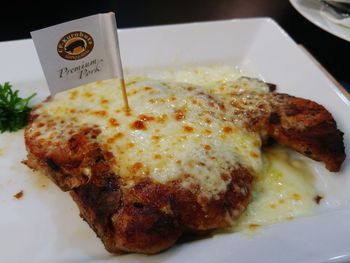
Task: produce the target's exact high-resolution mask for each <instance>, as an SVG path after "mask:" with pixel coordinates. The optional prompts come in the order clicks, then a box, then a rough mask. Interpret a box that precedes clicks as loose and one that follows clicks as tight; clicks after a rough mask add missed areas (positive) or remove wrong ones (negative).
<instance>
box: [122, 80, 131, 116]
mask: <svg viewBox="0 0 350 263" xmlns="http://www.w3.org/2000/svg"><path fill="white" fill-rule="evenodd" d="M120 87H121V89H122V95H123V101H124V109H125V112H129V111H130V107H129V102H128V95H127V94H126V85H125V80H124V79H120Z"/></svg>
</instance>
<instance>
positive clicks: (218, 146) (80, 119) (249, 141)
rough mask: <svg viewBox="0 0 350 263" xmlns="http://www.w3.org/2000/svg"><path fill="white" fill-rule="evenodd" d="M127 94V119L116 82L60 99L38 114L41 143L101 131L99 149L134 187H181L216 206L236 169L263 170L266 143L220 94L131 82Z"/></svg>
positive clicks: (91, 86) (82, 89) (74, 91)
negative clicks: (150, 183) (147, 182)
mask: <svg viewBox="0 0 350 263" xmlns="http://www.w3.org/2000/svg"><path fill="white" fill-rule="evenodd" d="M127 94H128V98H129V104H130V107H131V109H132V112H131V113H130V114H126V113H125V112H124V111H123V105H122V99H121V94H120V88H119V86H118V81H116V80H114V79H111V80H105V81H100V82H96V83H91V84H87V85H84V86H81V87H77V88H75V89H71V90H69V91H66V92H63V93H60V94H57V95H56V96H55V97H54V98H53V99H52V100H51V101H50V102H49V103H43V104H42V106H41V107H39V108H38V109H37V110H36V113H37V114H39V117H38V119H37V120H36V122H35V125H34V126H33V129H35V130H36V131H39V132H40V133H41V135H39V137H38V139H46V140H47V139H52V140H54V139H57V140H61V139H62V137H64V138H65V139H69V137H70V136H71V135H72V134H73V133H75V132H77V131H78V129H81V128H82V127H98V128H99V129H100V130H101V131H102V132H101V134H100V135H99V136H98V137H97V141H98V143H99V144H100V145H102V146H103V147H104V148H105V149H106V150H108V151H110V152H112V153H114V156H115V161H116V162H115V163H116V164H117V165H116V166H115V167H114V172H115V173H116V174H117V175H118V176H120V177H121V178H125V179H127V180H123V181H124V182H127V183H128V185H126V186H127V187H128V186H129V187H131V186H133V185H134V183H135V182H137V181H138V180H140V179H142V178H146V177H149V178H152V179H153V180H155V181H158V182H161V183H166V182H170V181H174V180H180V182H181V184H182V186H183V187H185V188H188V189H190V190H191V191H195V192H196V193H197V194H200V195H203V196H205V197H208V198H212V197H214V198H215V196H216V195H217V194H219V193H220V192H223V191H225V190H226V187H227V183H228V182H229V180H227V179H226V180H225V179H224V178H227V176H226V177H225V176H224V175H225V174H228V173H230V171H232V170H233V169H235V168H236V167H237V165H244V166H245V167H247V168H248V169H250V170H252V171H259V170H260V169H261V166H262V160H261V152H260V147H261V141H260V138H259V136H258V135H257V134H256V133H253V132H249V131H247V130H246V129H245V128H244V127H243V125H242V123H240V122H232V121H229V120H228V119H229V118H228V116H229V115H230V114H232V112H229V111H228V110H227V109H226V108H225V106H224V105H223V104H222V102H221V101H220V100H219V99H217V98H216V97H215V96H214V94H210V93H208V92H206V91H205V90H204V89H202V88H199V87H197V86H194V85H192V84H191V85H189V84H179V83H172V82H159V81H154V80H150V79H140V78H138V79H131V80H129V81H128V83H127ZM40 123H45V124H46V125H44V126H42V127H40ZM50 123H51V125H50Z"/></svg>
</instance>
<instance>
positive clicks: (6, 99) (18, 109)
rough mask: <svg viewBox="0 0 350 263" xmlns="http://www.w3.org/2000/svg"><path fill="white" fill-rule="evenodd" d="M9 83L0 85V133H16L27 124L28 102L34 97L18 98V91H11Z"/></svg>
mask: <svg viewBox="0 0 350 263" xmlns="http://www.w3.org/2000/svg"><path fill="white" fill-rule="evenodd" d="M11 88H12V86H11V85H10V83H8V82H5V84H4V85H1V84H0V132H1V133H3V132H5V131H10V132H13V131H17V130H19V129H22V128H23V127H24V126H25V125H26V124H27V119H28V114H29V112H30V110H31V107H29V106H28V104H29V101H30V100H31V99H32V98H33V97H34V96H35V95H36V94H35V93H34V94H32V95H31V96H29V97H28V98H25V99H22V98H20V97H18V90H16V91H13V90H12V89H11Z"/></svg>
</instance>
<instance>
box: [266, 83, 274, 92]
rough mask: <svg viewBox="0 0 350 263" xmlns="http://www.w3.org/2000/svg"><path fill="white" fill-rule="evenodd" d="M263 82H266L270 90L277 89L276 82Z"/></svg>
mask: <svg viewBox="0 0 350 263" xmlns="http://www.w3.org/2000/svg"><path fill="white" fill-rule="evenodd" d="M265 83H266V85H267V87H268V88H269V91H270V92H274V91H276V89H277V85H276V84H273V83H268V82H265Z"/></svg>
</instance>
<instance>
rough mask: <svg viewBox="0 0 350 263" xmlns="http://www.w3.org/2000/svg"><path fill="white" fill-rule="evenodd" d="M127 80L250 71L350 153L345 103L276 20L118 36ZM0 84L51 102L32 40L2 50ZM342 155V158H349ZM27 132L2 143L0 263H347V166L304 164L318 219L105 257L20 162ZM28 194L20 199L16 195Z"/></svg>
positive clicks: (63, 196)
mask: <svg viewBox="0 0 350 263" xmlns="http://www.w3.org/2000/svg"><path fill="white" fill-rule="evenodd" d="M119 39H120V45H121V53H122V58H123V62H124V66H125V67H126V68H128V69H130V70H131V71H135V72H136V71H143V70H146V69H147V70H149V69H151V68H161V67H179V66H181V65H184V64H185V65H188V64H197V65H198V64H202V65H203V64H204V65H205V64H210V63H216V64H229V65H237V66H239V67H240V68H242V69H243V70H246V71H250V72H256V73H258V74H259V76H261V77H262V78H263V79H265V80H266V81H268V82H272V83H276V84H277V85H278V87H279V91H280V92H286V93H289V94H292V95H295V96H300V97H304V98H309V99H312V100H314V101H317V102H319V103H321V104H322V105H324V106H325V107H326V108H328V109H329V110H330V112H332V114H333V116H334V118H335V119H336V120H337V123H338V125H339V128H340V129H341V130H342V131H344V132H345V137H344V138H345V144H346V146H348V147H349V145H350V121H349V116H350V102H349V100H348V99H347V98H346V97H345V96H344V94H342V93H341V92H340V91H339V90H338V89H337V88H336V86H335V85H334V84H333V83H332V82H331V81H330V80H329V79H328V78H327V77H326V76H325V75H324V73H322V71H321V70H320V69H319V68H318V67H317V66H316V65H315V64H314V62H313V61H312V60H310V58H309V57H308V56H306V55H305V53H303V52H302V51H301V49H300V48H299V47H298V46H297V45H296V44H295V43H294V42H293V41H292V40H291V39H290V37H289V36H288V35H287V34H286V33H285V32H284V31H283V30H282V29H281V28H280V27H279V26H278V25H277V24H276V23H275V22H273V21H272V20H270V19H266V18H258V19H243V20H231V21H218V22H206V23H195V24H184V25H174V26H159V27H146V28H136V29H126V30H120V32H119ZM0 58H1V63H0V82H2V83H3V82H5V81H10V82H11V83H12V84H13V86H14V87H15V88H16V89H20V90H21V92H22V93H21V94H22V95H29V94H31V93H32V92H34V91H35V92H37V93H38V95H37V96H36V98H35V102H39V101H41V100H42V99H44V98H45V97H46V96H47V95H48V90H47V87H46V82H45V80H44V76H43V73H42V70H41V67H40V64H39V61H38V59H37V55H36V53H35V49H34V46H33V43H32V41H31V40H23V41H11V42H3V43H0ZM348 149H349V148H347V150H346V151H347V155H349V150H348ZM25 154H26V153H25V147H24V143H23V131H19V132H16V133H12V134H10V133H4V134H1V135H0V167H1V168H0V248H1V253H0V262H325V261H328V260H329V261H332V262H333V261H337V262H338V260H340V261H342V260H343V261H346V260H347V259H350V257H348V256H349V255H350V238H349V236H350V209H349V201H350V159H349V158H348V159H347V160H346V161H345V163H344V164H343V168H342V170H341V172H339V173H337V174H331V173H329V172H328V171H327V170H326V169H325V168H324V166H323V165H322V164H319V163H316V162H313V161H310V162H311V164H312V167H313V170H314V173H315V175H316V179H317V180H316V184H317V185H318V187H320V188H321V190H322V191H323V192H324V194H325V200H324V201H323V202H322V205H321V206H320V209H319V211H318V212H317V214H316V215H315V216H312V217H306V218H299V219H296V220H293V221H288V222H284V223H280V224H275V225H272V226H269V227H265V228H263V229H262V230H260V231H258V232H257V233H255V234H253V235H251V236H247V235H245V234H242V233H232V234H222V235H218V236H215V237H214V238H207V239H202V240H199V241H194V242H190V243H184V244H180V245H177V246H175V247H173V248H171V249H169V250H168V251H166V252H164V253H161V254H158V255H155V256H144V255H135V254H129V255H123V256H112V255H110V254H108V253H107V252H106V251H105V250H104V248H103V245H102V243H101V242H100V241H99V239H98V238H96V237H95V234H94V233H93V231H92V230H91V229H89V227H88V225H87V224H86V223H85V222H83V221H82V220H81V219H80V217H79V212H78V209H77V207H76V206H75V204H74V203H73V202H72V200H71V199H70V197H69V195H68V194H67V193H63V192H61V191H60V190H58V188H57V187H56V186H55V185H53V183H51V182H50V181H48V180H47V179H45V178H43V177H42V176H40V175H36V174H33V172H31V171H30V170H29V169H28V168H27V167H25V166H24V165H22V164H21V163H20V161H21V160H23V159H25ZM20 190H23V191H24V197H23V198H22V199H20V200H16V199H15V198H14V197H13V195H14V194H15V193H17V192H18V191H20Z"/></svg>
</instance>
